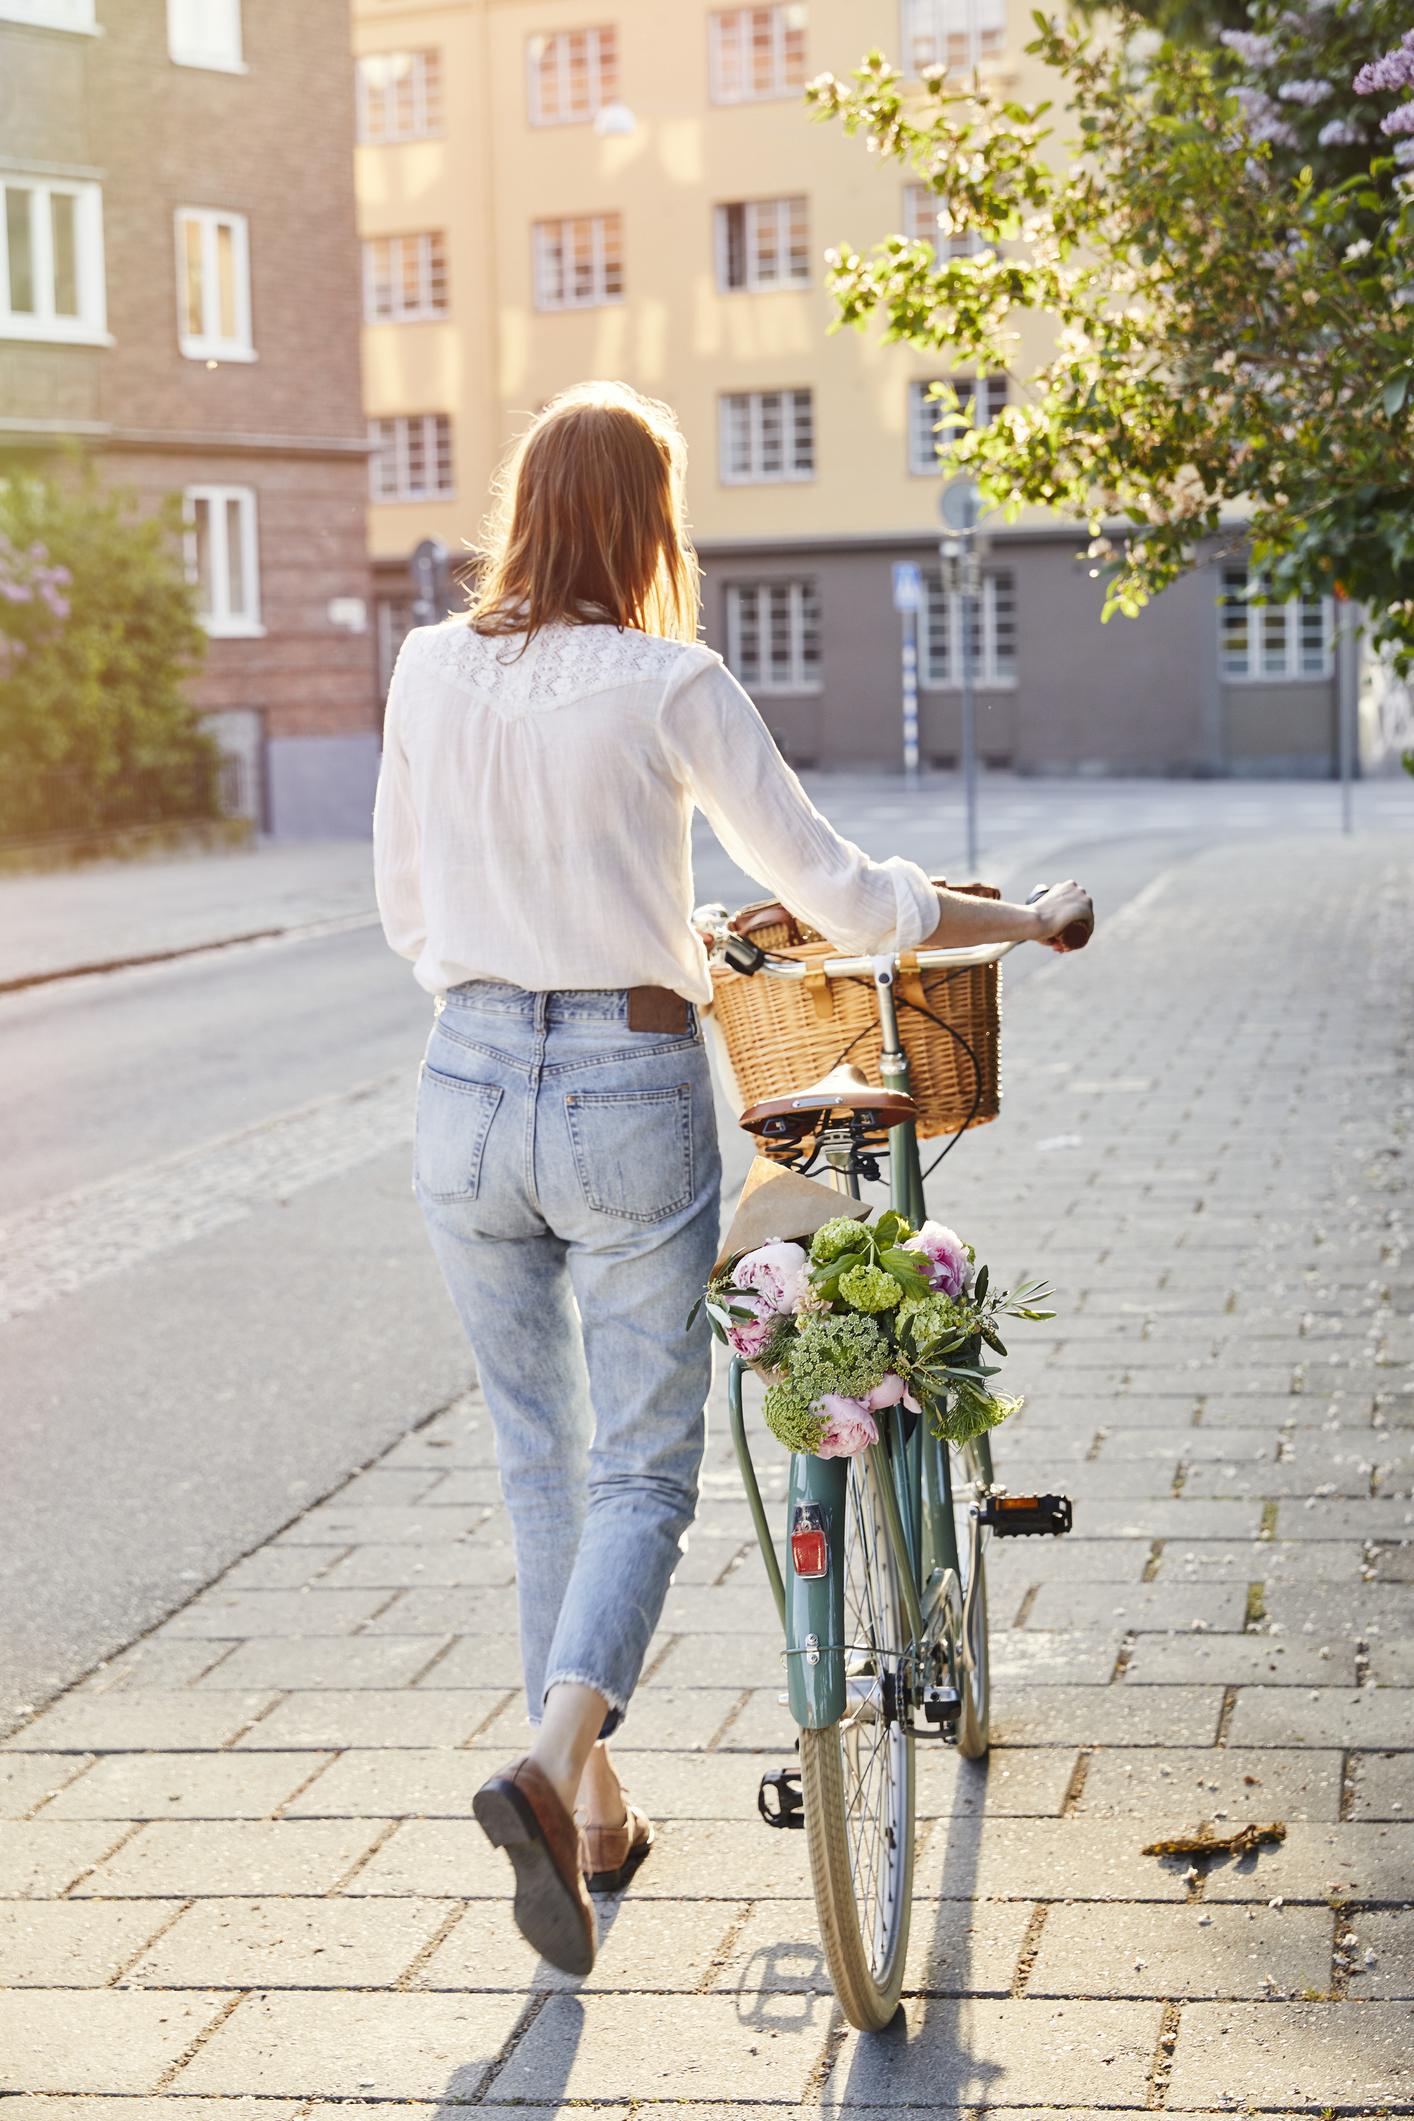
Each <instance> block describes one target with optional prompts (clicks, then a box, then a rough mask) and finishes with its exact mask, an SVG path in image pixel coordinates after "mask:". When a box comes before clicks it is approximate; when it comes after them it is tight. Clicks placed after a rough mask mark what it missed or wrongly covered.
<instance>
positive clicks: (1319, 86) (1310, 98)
mask: <svg viewBox="0 0 1414 2121" xmlns="http://www.w3.org/2000/svg"><path fill="white" fill-rule="evenodd" d="M1330 93H1331V84H1330V82H1329V81H1283V83H1282V85H1281V87H1280V88H1279V89H1278V90H1277V94H1278V96H1280V98H1281V100H1282V102H1283V103H1305V104H1307V105H1310V104H1313V103H1324V102H1325V100H1326V97H1327V96H1328V95H1330Z"/></svg>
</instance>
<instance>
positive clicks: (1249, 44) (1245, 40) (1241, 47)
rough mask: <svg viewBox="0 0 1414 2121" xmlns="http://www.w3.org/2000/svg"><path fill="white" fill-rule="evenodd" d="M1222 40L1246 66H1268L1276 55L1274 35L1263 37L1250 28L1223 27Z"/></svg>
mask: <svg viewBox="0 0 1414 2121" xmlns="http://www.w3.org/2000/svg"><path fill="white" fill-rule="evenodd" d="M1222 42H1223V43H1224V44H1225V45H1226V46H1227V48H1228V50H1229V51H1230V52H1236V54H1237V56H1238V58H1239V59H1241V60H1243V61H1244V62H1245V63H1246V64H1247V65H1248V66H1270V65H1271V63H1272V61H1273V60H1274V59H1275V58H1276V55H1277V40H1276V38H1275V37H1263V36H1260V35H1259V34H1258V32H1257V31H1256V30H1252V29H1225V30H1224V31H1223V33H1222Z"/></svg>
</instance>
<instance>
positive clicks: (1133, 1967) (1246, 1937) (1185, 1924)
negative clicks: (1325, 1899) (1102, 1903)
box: [1026, 1902, 1331, 2001]
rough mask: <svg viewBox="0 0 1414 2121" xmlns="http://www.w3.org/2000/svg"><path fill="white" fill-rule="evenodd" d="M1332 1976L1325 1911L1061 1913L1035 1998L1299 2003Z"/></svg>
mask: <svg viewBox="0 0 1414 2121" xmlns="http://www.w3.org/2000/svg"><path fill="white" fill-rule="evenodd" d="M1330 1979H1331V1917H1330V1913H1329V1911H1328V1910H1327V1909H1326V1908H1324V1907H1321V1908H1315V1907H1307V1908H1296V1907H1292V1908H1283V1909H1271V1908H1268V1907H1266V1906H1265V1905H1263V1906H1260V1907H1257V1908H1250V1907H1246V1908H1244V1907H1210V1906H1206V1905H1204V1904H1202V1903H1199V1902H1192V1903H1190V1904H1189V1905H1187V1906H1185V1907H1172V1908H1170V1907H1162V1908H1159V1907H1116V1908H1111V1909H1107V1910H1106V1913H1105V1919H1104V1921H1103V1923H1097V1922H1096V1920H1095V1916H1094V1911H1093V1909H1091V1908H1089V1907H1084V1906H1070V1907H1053V1908H1051V1909H1049V1910H1048V1912H1047V1915H1046V1921H1045V1926H1044V1928H1043V1929H1042V1931H1041V1939H1040V1949H1039V1951H1038V1953H1037V1957H1036V1962H1035V1965H1034V1966H1033V1967H1032V1969H1031V1974H1030V1977H1029V1979H1028V1981H1027V1984H1026V1993H1027V1995H1028V1996H1075V1995H1080V1996H1154V1997H1157V1998H1159V1999H1160V2001H1162V2000H1163V1999H1164V1998H1166V1997H1175V1996H1187V1997H1202V1996H1232V1997H1242V1996H1247V1997H1251V1998H1253V1999H1257V2000H1261V1999H1264V1998H1265V1997H1267V1996H1269V1995H1273V1994H1275V1995H1285V1996H1296V1997H1299V1996H1300V1995H1301V1994H1302V1992H1303V1990H1306V1989H1320V1990H1323V1991H1324V1990H1325V1989H1326V1988H1328V1987H1329V1986H1330Z"/></svg>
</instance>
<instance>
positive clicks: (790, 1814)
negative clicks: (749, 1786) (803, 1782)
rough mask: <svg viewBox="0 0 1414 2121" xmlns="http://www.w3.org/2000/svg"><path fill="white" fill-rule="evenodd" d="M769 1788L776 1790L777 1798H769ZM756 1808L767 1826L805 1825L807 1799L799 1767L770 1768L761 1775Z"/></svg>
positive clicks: (802, 1826) (801, 1826)
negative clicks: (804, 1795) (802, 1791)
mask: <svg viewBox="0 0 1414 2121" xmlns="http://www.w3.org/2000/svg"><path fill="white" fill-rule="evenodd" d="M767 1790H774V1791H775V1793H776V1794H775V1800H774V1802H771V1801H769V1800H768V1799H767V1796H766V1792H767ZM756 1809H757V1811H758V1812H759V1813H760V1814H761V1817H762V1818H763V1819H764V1820H765V1822H766V1824H767V1826H777V1827H800V1828H802V1829H803V1828H804V1826H805V1799H804V1797H803V1796H802V1795H801V1789H800V1769H799V1768H798V1767H778V1768H768V1769H767V1771H766V1773H765V1774H764V1775H763V1776H762V1777H761V1786H760V1788H759V1789H758V1790H757V1792H756Z"/></svg>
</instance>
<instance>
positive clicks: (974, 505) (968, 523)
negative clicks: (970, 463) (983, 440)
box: [938, 472, 982, 530]
mask: <svg viewBox="0 0 1414 2121" xmlns="http://www.w3.org/2000/svg"><path fill="white" fill-rule="evenodd" d="M981 500H982V497H981V494H980V492H979V491H978V487H977V481H976V480H975V479H969V478H968V476H967V474H966V472H959V474H958V476H957V477H956V478H955V479H949V480H948V483H947V485H946V486H945V487H944V488H943V490H942V492H941V493H940V494H939V496H938V514H939V515H940V516H941V517H942V519H943V524H944V527H945V528H946V529H948V530H974V529H975V528H976V526H977V517H978V514H979V513H980V510H981Z"/></svg>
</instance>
